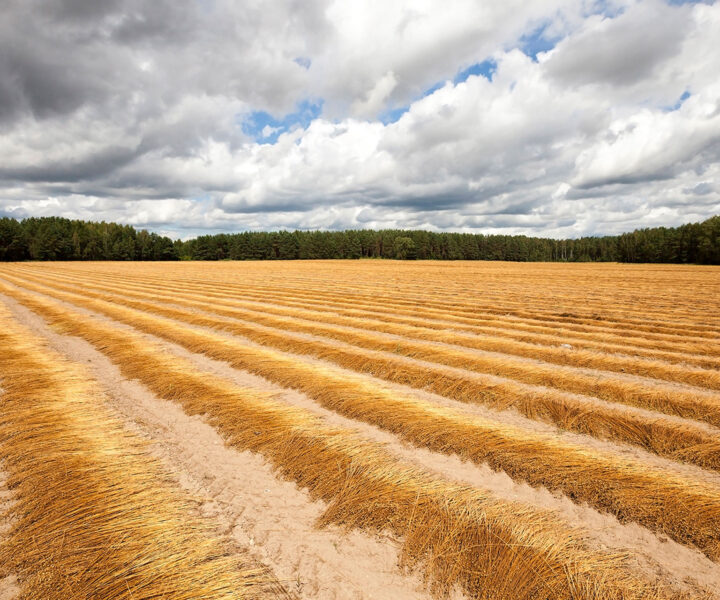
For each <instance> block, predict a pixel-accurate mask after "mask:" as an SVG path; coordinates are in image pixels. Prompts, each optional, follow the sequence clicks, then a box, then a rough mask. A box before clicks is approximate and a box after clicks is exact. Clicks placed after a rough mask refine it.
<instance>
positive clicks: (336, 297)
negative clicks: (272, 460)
mask: <svg viewBox="0 0 720 600" xmlns="http://www.w3.org/2000/svg"><path fill="white" fill-rule="evenodd" d="M52 276H53V277H63V275H62V274H57V273H53V274H52ZM93 277H94V276H93V274H92V273H85V274H83V280H88V279H90V280H92V279H93ZM70 279H71V281H72V278H70ZM103 279H113V276H112V275H111V274H108V273H104V274H103ZM116 279H118V280H119V281H122V282H123V283H127V278H125V277H118V278H116ZM140 280H143V278H141V277H139V276H138V277H134V278H133V282H134V283H135V284H136V285H137V283H138V282H139V281H140ZM144 280H146V281H147V279H144ZM149 281H154V283H155V286H156V287H157V286H158V280H157V279H155V280H149ZM160 287H161V288H162V289H176V290H180V291H183V290H189V289H195V290H200V291H202V293H203V294H206V295H207V296H208V297H212V298H223V297H224V298H237V297H238V295H241V296H242V297H243V298H249V299H255V300H258V301H265V300H266V299H267V298H271V299H272V300H273V302H276V303H280V304H282V303H283V302H292V304H291V305H292V306H300V307H313V308H318V309H324V308H330V309H331V310H333V311H335V312H336V311H338V310H339V309H340V310H342V307H345V308H346V309H348V310H351V311H353V312H355V314H357V313H358V312H360V315H359V316H361V317H362V316H363V313H362V311H358V309H362V310H363V311H365V313H364V314H365V315H367V314H370V315H372V316H373V317H376V318H377V317H381V316H382V317H383V318H386V317H388V316H389V317H391V319H392V318H393V317H396V316H397V315H405V316H406V318H407V317H410V318H411V319H412V320H411V321H410V322H409V323H406V324H418V321H417V316H418V314H422V315H423V318H422V320H421V321H420V324H421V325H423V326H430V325H432V324H433V323H434V324H435V325H436V326H437V327H438V328H448V327H452V328H453V329H458V330H462V331H466V332H469V333H479V334H483V333H491V334H493V335H499V336H504V337H508V336H515V337H517V336H522V337H521V338H519V341H528V342H531V343H545V341H544V339H543V338H545V337H547V336H551V338H553V339H554V340H555V341H556V342H557V340H558V339H560V340H561V341H560V342H559V343H565V342H571V343H572V344H573V345H577V346H580V345H581V344H588V343H589V344H591V345H589V346H588V348H590V349H592V348H595V347H598V348H600V349H606V350H608V351H611V352H621V353H626V354H634V353H636V352H638V351H639V352H640V354H638V355H646V356H648V357H649V358H659V359H662V360H675V361H677V362H681V363H682V362H687V363H688V364H696V365H697V366H700V367H710V368H714V367H716V366H717V358H716V359H713V358H712V357H711V356H708V357H707V361H705V362H703V355H708V354H709V355H716V356H720V345H718V344H713V343H712V342H711V341H710V340H708V339H705V338H703V339H700V340H697V341H696V342H692V341H689V339H690V338H689V337H688V336H685V337H684V338H678V337H676V336H673V337H672V338H671V340H672V341H662V340H658V339H655V336H653V335H652V334H647V333H645V334H642V337H637V336H639V335H641V334H640V333H637V334H635V335H633V332H632V329H628V330H627V331H625V332H623V334H619V333H605V334H599V333H598V332H596V331H592V332H590V333H588V332H586V331H584V330H582V331H581V330H577V329H576V328H573V329H570V328H568V327H567V325H566V324H562V323H552V324H551V325H549V326H547V325H537V324H525V323H523V322H520V321H518V320H517V319H516V318H509V319H508V318H504V316H503V315H494V316H493V315H483V314H478V315H474V316H473V318H466V317H456V316H452V315H451V314H448V313H446V312H442V311H435V310H432V309H429V308H428V307H427V306H425V304H424V303H423V302H418V303H416V304H415V305H413V306H412V307H410V308H407V307H405V308H403V307H399V306H391V305H389V303H388V300H387V299H386V298H383V299H382V301H378V300H377V299H375V298H376V297H373V298H369V299H363V300H362V301H360V300H358V299H357V298H353V297H352V294H339V293H337V292H332V293H330V292H325V291H318V292H312V293H310V292H308V291H307V290H300V291H298V290H293V293H291V294H289V295H288V294H287V293H283V291H282V289H279V288H269V289H268V288H267V286H263V285H260V284H259V285H255V286H253V287H251V288H248V287H247V286H237V285H232V286H230V287H229V286H228V285H223V286H217V285H212V284H208V283H205V282H201V281H192V282H184V283H183V284H182V285H181V286H176V287H173V286H172V284H169V283H168V282H167V280H163V281H162V284H161V286H160ZM219 290H226V291H219ZM234 290H237V291H234ZM263 290H265V291H263ZM323 297H324V298H325V299H323ZM348 307H349V308H348ZM420 309H421V310H420ZM528 335H530V336H540V339H538V338H537V337H531V338H527V337H526V336H528ZM598 344H602V345H603V346H602V347H601V346H598ZM643 351H645V352H646V353H649V354H643Z"/></svg>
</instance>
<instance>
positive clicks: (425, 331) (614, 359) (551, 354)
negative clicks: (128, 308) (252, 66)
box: [31, 278, 720, 390]
mask: <svg viewBox="0 0 720 600" xmlns="http://www.w3.org/2000/svg"><path fill="white" fill-rule="evenodd" d="M31 279H32V278H31ZM85 286H86V287H88V288H90V289H95V290H103V291H109V292H116V291H118V290H119V289H120V288H118V287H113V286H112V285H107V284H105V285H103V284H94V285H93V284H88V283H87V282H85ZM183 289H184V290H185V291H184V292H183ZM162 290H163V292H165V293H161V292H158V291H157V289H150V290H147V288H145V287H143V286H138V285H136V284H130V285H128V284H124V285H123V287H122V292H123V293H124V294H126V295H127V294H133V297H140V298H156V299H162V300H164V301H168V302H172V303H174V304H179V305H182V306H198V302H197V300H198V299H199V298H202V301H201V302H200V303H199V305H200V306H204V307H207V297H208V294H207V293H205V292H203V293H202V294H198V292H197V291H194V292H188V291H187V288H179V287H175V286H172V285H166V286H163V287H162ZM143 292H145V293H143ZM148 292H149V293H148ZM168 292H171V294H168ZM269 300H270V302H273V300H272V299H269ZM186 301H190V302H189V303H188V302H186ZM193 301H195V302H194V303H193ZM228 308H229V309H240V308H244V309H246V310H249V311H255V312H261V313H266V314H271V315H276V316H280V317H291V318H295V319H302V320H304V321H306V322H307V321H310V322H312V324H313V325H312V328H310V332H315V333H322V332H323V329H322V328H321V326H319V325H318V324H317V323H323V324H334V325H339V326H345V327H350V328H355V329H360V330H363V331H368V330H369V331H372V332H380V333H387V334H391V335H397V336H403V337H406V338H409V339H413V340H416V339H419V340H425V341H431V342H440V343H444V344H451V345H453V346H459V347H461V348H474V349H478V350H482V351H487V352H499V353H505V354H508V355H511V356H520V357H525V358H532V359H536V360H542V361H546V362H549V363H554V364H558V365H564V366H570V367H582V368H593V369H601V370H606V371H613V372H622V373H629V374H635V375H640V376H644V377H651V378H657V379H663V380H667V381H674V382H678V383H686V384H689V385H696V386H701V387H706V388H709V389H715V390H718V389H720V371H718V370H708V369H698V368H693V367H691V366H687V365H683V366H680V365H676V364H667V363H665V362H661V361H658V360H646V359H640V358H633V357H629V356H615V355H610V354H607V353H600V352H596V351H587V350H582V349H573V350H572V351H568V350H567V349H564V348H558V347H552V346H542V345H538V344H534V343H527V342H519V341H514V340H507V339H504V338H502V337H497V336H488V335H468V334H463V333H460V332H446V331H437V330H435V329H432V328H427V327H425V326H423V325H418V326H415V325H402V324H391V323H387V322H385V321H383V320H380V319H377V318H375V317H374V316H372V317H367V316H366V317H351V316H344V315H338V314H331V313H328V312H321V311H317V310H308V309H306V308H300V307H293V308H291V309H288V308H281V307H277V306H272V305H268V304H259V303H257V302H244V301H242V300H223V299H219V298H215V297H214V298H213V305H212V312H214V313H217V314H223V315H226V316H239V318H243V317H245V318H252V317H251V316H250V317H248V316H247V315H252V314H253V313H252V312H250V313H247V312H229V311H228V310H227V309H228ZM301 331H308V328H305V329H302V330H301ZM329 337H336V336H335V335H332V334H329ZM344 341H347V340H344ZM717 366H718V367H720V361H719V362H718V365H717Z"/></svg>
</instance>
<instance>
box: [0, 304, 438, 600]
mask: <svg viewBox="0 0 720 600" xmlns="http://www.w3.org/2000/svg"><path fill="white" fill-rule="evenodd" d="M3 300H4V301H6V302H7V304H8V305H9V306H11V308H12V310H13V312H14V314H15V315H16V316H18V317H19V320H20V321H21V322H23V323H24V324H25V325H29V326H30V327H31V329H32V330H33V331H34V332H36V333H39V334H41V335H43V336H45V337H47V338H48V340H49V341H50V344H51V346H52V347H53V348H54V349H56V350H59V351H60V352H62V353H64V354H66V355H67V356H68V357H70V358H71V359H73V360H77V361H80V362H83V363H85V364H86V365H87V366H88V368H90V369H91V372H92V373H93V376H94V377H96V378H97V379H98V381H99V382H100V384H101V385H102V387H103V388H104V389H105V391H106V393H107V394H108V398H109V403H110V406H111V407H112V408H114V409H115V410H116V411H117V413H118V415H119V416H120V417H121V418H122V419H123V420H124V421H125V422H126V423H127V425H128V427H129V428H131V429H132V430H133V431H134V432H135V433H137V434H139V435H140V436H142V437H143V438H145V439H146V440H148V441H149V442H150V444H151V446H150V448H151V452H152V453H153V455H155V456H156V457H157V458H158V459H160V460H161V462H162V463H163V464H164V466H165V467H166V468H168V469H169V470H170V472H171V473H172V474H173V475H174V476H175V478H176V480H177V481H178V483H179V484H180V485H181V486H182V487H183V488H184V489H185V490H187V491H189V492H190V493H191V494H192V495H193V496H195V497H196V498H197V499H198V501H199V502H200V509H201V512H202V514H203V515H204V516H206V517H209V518H211V519H213V520H214V521H215V522H216V523H217V525H218V530H219V532H220V533H222V534H224V535H227V536H230V537H231V538H232V539H233V540H234V542H235V543H236V544H237V545H239V546H240V547H243V548H246V549H248V550H249V551H250V552H251V553H252V554H253V555H254V556H255V557H256V558H257V559H258V560H260V561H261V562H262V563H264V564H266V565H267V566H268V567H269V568H271V569H272V570H273V572H274V573H275V575H276V576H277V577H278V579H280V581H281V582H282V583H284V584H285V586H286V587H287V588H288V589H289V590H290V591H291V592H293V593H294V594H296V595H297V596H298V597H300V598H308V599H310V598H317V599H319V600H331V599H332V600H340V599H372V598H398V599H399V600H416V599H417V600H421V599H422V600H428V599H429V598H430V596H429V595H428V594H427V593H426V592H425V590H424V586H423V583H422V581H421V579H420V578H419V577H416V576H414V575H412V574H404V573H401V572H400V571H399V569H398V566H397V563H398V546H399V544H398V543H397V542H396V541H395V540H393V539H390V538H389V537H380V536H377V537H372V536H368V535H365V534H362V533H358V532H349V533H346V532H344V531H343V530H340V529H339V528H334V527H331V528H326V529H322V530H319V529H317V528H316V527H315V523H316V521H317V519H318V518H319V517H320V515H321V514H322V513H323V511H324V509H325V504H324V503H321V502H312V501H310V499H309V498H308V496H307V494H306V493H305V492H304V491H302V490H300V489H298V488H297V486H295V484H293V483H289V482H286V481H281V480H279V479H278V478H276V477H275V475H274V474H273V471H272V468H271V467H270V465H269V464H267V463H266V462H265V461H264V460H263V459H262V457H260V456H258V455H256V454H252V453H250V452H238V451H236V450H234V449H232V448H229V447H227V446H225V444H224V442H223V440H222V438H221V437H220V436H219V435H218V433H217V432H216V431H215V430H214V429H213V428H212V427H210V426H209V425H207V424H206V423H205V422H203V420H202V419H201V418H199V417H190V416H188V415H186V414H185V413H184V412H183V411H182V409H181V408H180V407H179V406H178V405H176V404H173V403H170V402H166V401H164V400H161V399H159V398H157V397H155V396H154V395H153V394H152V393H151V392H149V391H148V390H147V389H146V388H144V387H143V386H141V385H140V384H138V383H137V382H133V381H128V380H126V379H124V378H123V377H122V375H121V374H120V372H119V370H118V369H117V367H115V366H114V365H113V364H112V363H111V362H110V361H109V360H108V359H106V358H105V357H104V356H103V355H101V354H100V353H98V352H97V351H96V350H94V349H93V348H92V346H90V345H89V344H87V343H86V342H84V341H82V340H79V339H76V338H71V337H66V336H60V335H57V334H56V333H54V332H52V330H50V329H49V328H48V327H47V326H46V325H45V324H44V322H43V321H42V320H41V319H40V318H39V317H37V316H36V315H34V314H33V313H30V312H29V311H27V310H25V309H23V308H22V307H19V306H18V305H17V304H16V303H14V302H13V301H11V300H9V299H5V298H3Z"/></svg>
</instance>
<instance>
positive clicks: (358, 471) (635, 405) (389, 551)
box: [0, 261, 720, 600]
mask: <svg viewBox="0 0 720 600" xmlns="http://www.w3.org/2000/svg"><path fill="white" fill-rule="evenodd" d="M0 407H1V408H0V504H2V508H3V511H2V514H1V516H0V542H1V543H0V599H2V600H10V599H14V598H18V599H20V598H23V599H24V598H28V599H50V600H53V599H76V598H77V599H83V600H85V599H87V600H90V599H111V598H113V599H114V598H121V599H126V600H143V599H146V600H150V599H153V600H157V599H168V600H190V599H209V600H215V599H230V598H260V599H275V598H302V599H320V600H329V599H370V598H373V599H385V598H387V599H399V600H411V599H418V600H420V599H425V600H428V599H431V598H454V599H456V600H459V599H462V598H487V599H490V598H493V599H498V600H516V599H517V600H523V599H538V600H540V599H542V600H549V599H568V600H569V599H573V600H604V599H612V600H640V599H650V600H671V599H673V600H683V599H688V600H689V599H695V598H697V599H708V600H710V599H720V268H718V267H700V266H687V265H685V266H677V265H618V264H599V263H595V264H558V263H552V264H551V263H536V264H533V263H499V262H472V263H471V262H413V261H404V262H396V261H294V262H282V261H268V262H215V263H212V262H210V263H208V262H176V263H110V262H107V263H79V262H78V263H13V264H2V265H0Z"/></svg>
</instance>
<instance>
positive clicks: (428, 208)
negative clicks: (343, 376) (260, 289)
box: [0, 0, 720, 238]
mask: <svg viewBox="0 0 720 600" xmlns="http://www.w3.org/2000/svg"><path fill="white" fill-rule="evenodd" d="M2 12H3V18H2V20H0V216H12V217H16V218H24V217H29V216H50V215H53V216H63V217H68V218H79V219H86V220H92V221H99V220H106V221H115V222H119V223H125V224H130V225H133V226H135V227H137V228H147V229H150V230H152V231H157V232H159V233H163V234H167V235H171V236H173V237H180V238H188V237H192V236H194V235H198V234H204V233H216V232H233V231H244V230H278V229H291V230H292V229H330V230H341V229H361V228H374V229H377V228H405V229H427V230H433V231H461V232H471V233H502V234H527V235H534V236H544V237H578V236H582V235H598V234H615V233H619V232H623V231H630V230H633V229H635V228H638V227H653V226H659V225H663V226H674V225H679V224H681V223H686V222H692V221H700V220H703V219H706V218H708V217H710V216H712V215H715V214H720V50H719V49H718V48H719V47H720V46H719V45H718V44H719V43H720V42H718V40H720V3H714V2H682V1H677V0H675V1H668V0H617V1H615V0H601V1H593V0H529V1H528V0H522V1H521V0H503V1H502V2H498V1H496V0H412V1H410V0H365V1H350V0H335V1H333V0H274V1H273V2H261V1H258V0H246V1H242V2H236V1H231V0H153V1H152V2H147V1H145V0H53V2H47V1H45V0H3V11H2Z"/></svg>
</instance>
